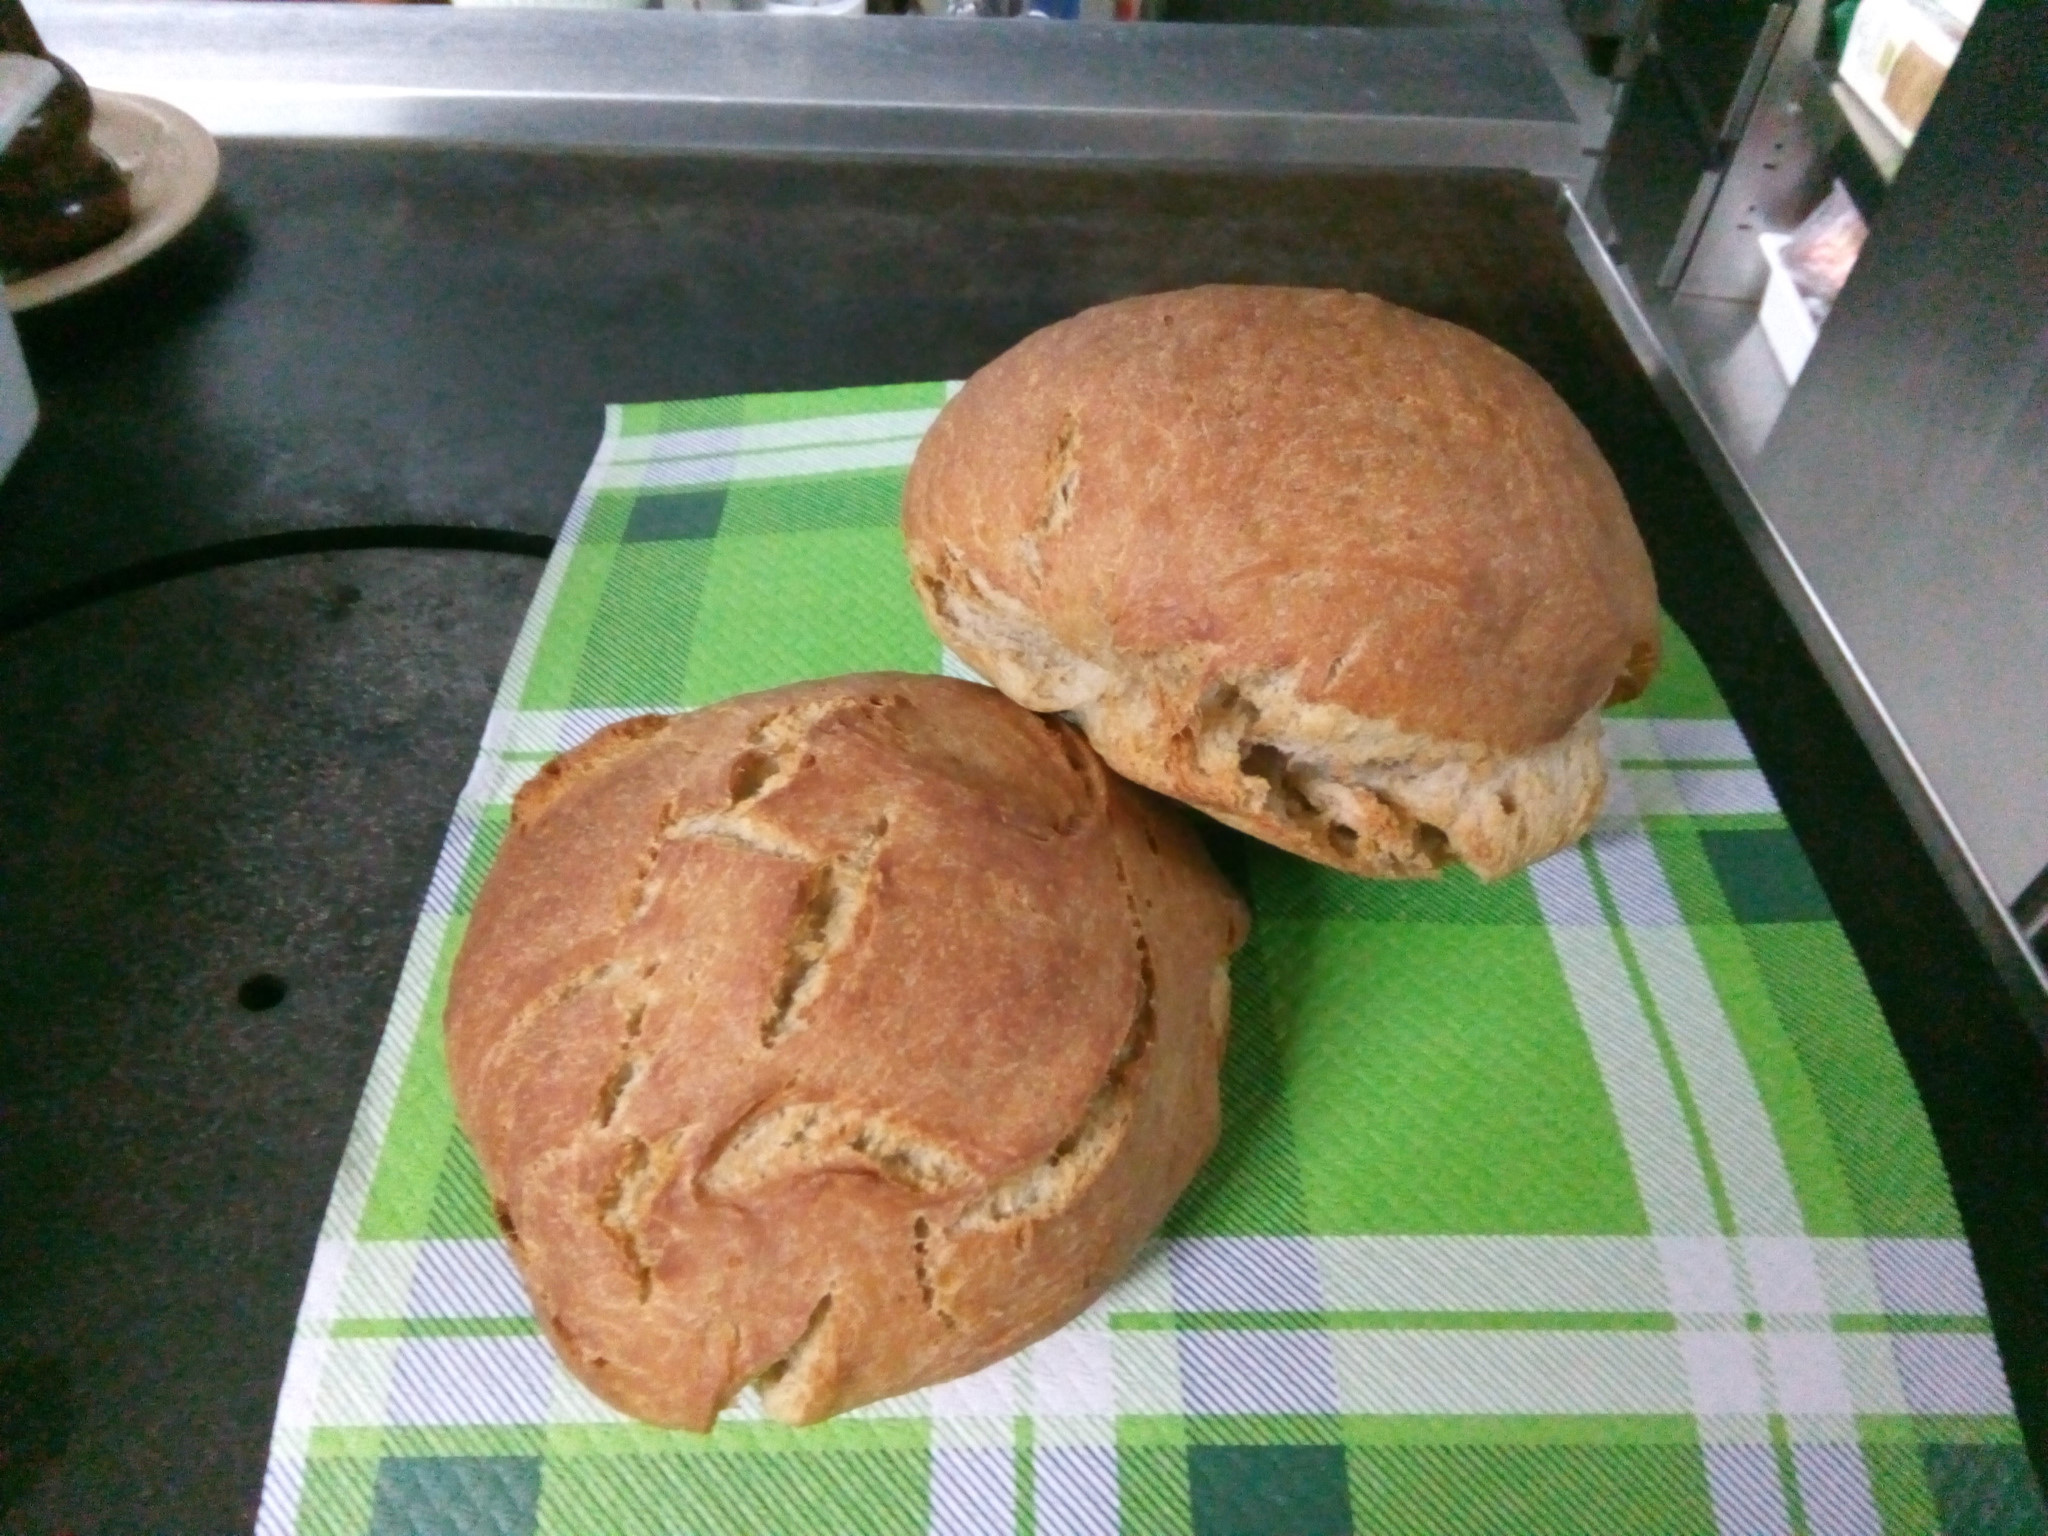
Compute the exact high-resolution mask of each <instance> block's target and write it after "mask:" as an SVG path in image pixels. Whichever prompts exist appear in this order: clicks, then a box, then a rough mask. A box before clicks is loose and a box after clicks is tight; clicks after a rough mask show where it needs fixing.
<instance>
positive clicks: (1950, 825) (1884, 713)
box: [1563, 192, 2048, 1044]
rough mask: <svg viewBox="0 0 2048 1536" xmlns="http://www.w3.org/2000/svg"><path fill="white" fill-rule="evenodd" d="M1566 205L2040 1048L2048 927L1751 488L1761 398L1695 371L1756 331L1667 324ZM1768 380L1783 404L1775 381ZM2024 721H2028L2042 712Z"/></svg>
mask: <svg viewBox="0 0 2048 1536" xmlns="http://www.w3.org/2000/svg"><path fill="white" fill-rule="evenodd" d="M1563 200H1564V204H1565V208H1566V219H1567V234H1568V235H1569V237H1570V240H1571V244H1572V248H1573V250H1574V251H1576V252H1577V253H1578V256H1579V259H1580V261H1581V262H1582V263H1583V264H1584V266H1585V268H1586V271H1587V274H1588V275H1589V276H1590V277H1591V278H1592V280H1593V284H1594V286H1595V287H1596V288H1597V289H1598V290H1599V292H1600V296H1601V298H1602V299H1603V300H1604V301H1605V303H1606V305H1607V308H1608V311H1609V312H1610V313H1611V314H1612V315H1613V316H1614V318H1615V321H1616V323H1617V324H1619V325H1620V327H1621V330H1622V334H1623V335H1624V336H1625V337H1627V339H1628V342H1629V346H1630V348H1631V349H1632V350H1633V351H1634V353H1635V355H1636V359H1637V361H1638V362H1640V363H1641V364H1642V366H1643V370H1644V372H1645V373H1647V374H1648V375H1649V377H1650V381H1651V383H1652V385H1653V386H1654V387H1655V388H1656V390H1657V393H1658V396H1659V397H1660V398H1661V399H1662V400H1663V402H1664V404H1665V406H1666V408H1667V409H1668V410H1669V411H1670V412H1671V414H1672V417H1673V420H1674V421H1675V422H1676V424H1677V426H1678V428H1679V431H1680V433H1681V434H1682V435H1683V436H1684V438H1685V440H1686V445H1687V446H1688V447H1689V448H1690V449H1691V450H1692V452H1693V456H1694V458H1695V459H1696V460H1697V461H1698V462H1699V465H1700V467H1701V469H1702V470H1704V471H1705V472H1706V475H1707V478H1708V479H1709V481H1710V482H1711V483H1712V484H1713V486H1714V489H1715V491H1716V493H1717V494H1718V495H1719V497H1720V500H1721V502H1722V505H1724V506H1725V507H1726V508H1727V509H1728V511H1729V514H1730V515H1731V516H1732V517H1733V518H1734V520H1735V523H1736V525H1737V527H1738V528H1740V529H1741V531H1742V535H1743V537H1744V539H1745V540H1746V541H1747V542H1748V544H1749V546H1750V549H1751V551H1752V552H1753V553H1754V554H1755V556H1756V559H1757V563H1758V564H1759V565H1760V566H1761V567H1762V569H1763V572H1764V575H1765V576H1766V578H1768V580H1769V581H1770V583H1771V587H1772V589H1773V590H1774V591H1775V592H1776V593H1777V596H1778V600H1779V601H1780V602H1781V603H1783V604H1784V606H1785V611H1786V613H1787V614H1788V615H1789V616H1790V617H1791V619H1792V621H1793V623H1794V624H1795V625H1796V626H1797V627H1798V629H1799V632H1800V635H1801V637H1802V638H1803V639H1804V640H1805V642H1806V647H1807V650H1808V651H1809V652H1810V653H1811V654H1812V655H1813V658H1814V660H1815V661H1816V662H1817V663H1818V664H1819V666H1820V668H1821V671H1822V672H1823V674H1824V675H1825V676H1826V677H1827V679H1828V681H1829V683H1830V684H1831V685H1832V686H1833V688H1834V690H1835V693H1836V695H1837V697H1839V698H1840V699H1841V701H1842V704H1843V707H1844V708H1845V709H1846V710H1847V711H1848V714H1849V718H1850V720H1851V721H1852V722H1853V723H1854V724H1855V726H1856V728H1857V731H1858V733H1859V734H1860V735H1861V736H1862V737H1863V740H1864V743H1865V745H1867V746H1868V747H1869V748H1870V753H1871V756H1872V758H1873V760H1874V761H1875V762H1876V763H1877V766H1878V769H1879V770H1880V771H1881V772H1882V773H1883V774H1884V776H1885V780H1886V782H1887V783H1888V784H1889V785H1890V787H1891V790H1892V793H1893V794H1894V795H1895V796H1897V798H1898V801H1899V804H1900V806H1901V807H1902V808H1903V809H1904V810H1905V812H1906V815H1907V817H1908V819H1909V820H1911V821H1912V823H1913V826H1914V828H1915V830H1916V831H1917V832H1918V833H1919V835H1920V840H1921V842H1922V843H1923V844H1924V845H1925V846H1926V847H1927V849H1928V851H1929V852H1930V853H1931V854H1932V855H1933V857H1934V860H1935V863H1936V865H1937V866H1938V867H1939V868H1940V870H1941V872H1942V875H1943V878H1944V879H1945V880H1946V881H1947V883H1948V886H1949V890H1950V892H1951V893H1952V894H1953V895H1954V896H1955V898H1956V902H1957V905H1958V906H1959V907H1960V908H1961V909H1962V911H1963V913H1964V915H1965V916H1966V917H1967V918H1968V919H1969V921H1970V923H1971V926H1972V927H1974V928H1975V929H1976V930H1977V933H1978V935H1979V936H1980V937H1981V938H1982V939H1983V941H1984V944H1985V947H1986V949H1987V951H1988V952H1989V953H1990V955H1991V958H1992V960H1993V962H1994V963H1995V964H1996V965H1997V966H1998V968H1999V971H2000V972H2001V974H2002V975H2003V976H2004V978H2005V980H2006V983H2007V985H2008V986H2009V987H2010V988H2011V990H2012V993H2013V995H2014V997H2015V998H2016V999H2018V1000H2019V1001H2020V1002H2021V1004H2022V1006H2023V1007H2025V1008H2026V1010H2027V1012H2028V1017H2029V1021H2030V1023H2031V1024H2032V1025H2033V1027H2034V1029H2035V1031H2036V1033H2037V1035H2039V1036H2040V1037H2041V1039H2042V1040H2043V1042H2044V1044H2048V955H2043V954H2042V953H2041V949H2042V945H2041V942H2040V941H2041V939H2042V935H2043V932H2048V930H2037V931H2036V933H2035V934H2034V935H2033V937H2034V939H2035V942H2034V943H2033V944H2031V945H2030V944H2029V942H2028V935H2027V933H2026V932H2024V931H2023V921H2022V918H2021V916H2020V915H2019V913H2018V912H2017V911H2016V909H2015V907H2014V906H2009V905H2008V904H2007V899H2006V898H2005V897H2004V896H2003V895H2002V894H2001V887H2000V885H1999V884H1998V883H1997V882H1996V881H1995V880H1994V879H1993V878H1992V876H1991V874H1990V873H1988V872H1987V870H1986V868H1985V865H1984V863H1983V862H1982V860H1981V859H1980V858H1979V856H1978V854H1977V853H1976V852H1975V851H1974V850H1973V847H1972V844H1971V842H1970V841H1969V840H1968V839H1967V838H1966V837H1965V835H1964V832H1963V829H1962V827H1961V826H1960V825H1959V823H1958V821H1957V818H1956V816H1955V815H1954V814H1953V812H1952V811H1951V808H1950V806H1949V804H1948V803H1947V801H1946V799H1945V797H1944V793H1943V787H1944V786H1943V783H1942V781H1940V780H1938V779H1937V778H1936V777H1935V776H1934V775H1933V774H1931V773H1930V772H1929V770H1928V767H1927V765H1926V764H1925V762H1923V760H1922V757H1921V755H1920V754H1919V752H1917V751H1916V749H1915V745H1914V738H1913V737H1912V736H1910V735H1909V733H1908V731H1907V730H1906V729H1905V728H1903V727H1902V724H1901V722H1900V721H1899V719H1898V718H1896V716H1895V714H1894V709H1893V706H1892V705H1891V704H1889V703H1888V702H1887V696H1886V694H1885V693H1882V692H1880V679H1879V678H1878V677H1875V676H1873V674H1872V673H1871V672H1870V671H1869V670H1867V668H1866V665H1865V663H1864V661H1863V659H1862V658H1861V657H1860V656H1859V653H1858V650H1857V648H1856V647H1855V646H1854V645H1853V644H1852V639H1851V636H1850V635H1849V634H1848V633H1846V632H1845V630H1844V628H1843V626H1842V624H1841V623H1840V622H1839V620H1838V619H1837V617H1836V615H1835V614H1833V613H1831V612H1830V611H1829V608H1828V605H1827V603H1826V602H1825V601H1824V600H1823V595H1822V589H1821V588H1820V587H1819V586H1818V585H1816V583H1815V581H1814V579H1813V575H1812V573H1811V571H1810V565H1811V563H1812V557H1813V555H1814V554H1815V553H1816V550H1817V548H1820V547H1821V544H1823V543H1824V541H1816V539H1815V538H1814V536H1813V535H1814V530H1813V529H1811V528H1799V529H1798V530H1797V531H1796V532H1792V533H1790V534H1789V536H1788V520H1787V517H1786V513H1787V510H1788V508H1787V506H1786V505H1785V503H1784V500H1783V498H1782V497H1779V498H1777V499H1774V500H1767V499H1766V497H1765V496H1764V495H1761V494H1759V491H1758V483H1759V452H1760V449H1759V448H1758V447H1753V446H1751V439H1752V438H1754V437H1755V426H1754V423H1753V422H1752V423H1748V424H1744V423H1743V422H1742V421H1741V420H1740V419H1739V417H1738V416H1737V415H1736V414H1734V413H1736V412H1740V411H1741V410H1742V409H1743V407H1744V405H1745V404H1747V405H1748V406H1749V407H1751V408H1754V407H1756V406H1758V405H1759V404H1761V403H1762V402H1760V401H1759V400H1756V399H1751V400H1749V401H1747V402H1745V401H1743V400H1742V399H1740V398H1739V397H1737V396H1733V395H1726V394H1724V395H1723V396H1722V397H1721V399H1720V400H1719V403H1716V392H1715V391H1714V390H1713V389H1712V388H1710V387H1708V386H1707V384H1706V381H1705V380H1704V379H1703V377H1702V372H1701V369H1700V367H1699V364H1700V362H1701V360H1702V357H1703V355H1704V357H1705V358H1706V359H1707V360H1708V364H1709V367H1710V368H1718V369H1720V370H1721V371H1722V378H1723V380H1724V382H1725V380H1726V379H1727V378H1730V377H1739V376H1741V375H1742V372H1743V370H1741V369H1740V368H1739V367H1735V366H1733V365H1735V364H1736V360H1737V359H1738V357H1739V356H1740V355H1741V354H1743V353H1744V352H1745V350H1749V351H1752V352H1754V353H1759V354H1760V353H1762V346H1763V341H1762V337H1761V335H1760V334H1759V333H1758V332H1757V331H1756V330H1755V329H1754V327H1753V326H1749V325H1745V326H1743V327H1742V328H1741V329H1738V328H1737V327H1736V324H1735V320H1734V316H1735V314H1736V311H1737V307H1736V306H1732V305H1730V306H1714V305H1711V303H1709V304H1691V305H1686V306H1685V308H1686V309H1687V311H1688V313H1687V315H1686V318H1685V320H1684V321H1682V322H1681V321H1678V320H1676V319H1675V316H1676V314H1677V312H1678V310H1679V308H1680V306H1677V305H1674V306H1671V307H1668V308H1667V307H1664V306H1659V305H1654V304H1648V303H1646V302H1645V301H1644V298H1643V295H1642V293H1641V291H1640V290H1639V289H1638V287H1637V286H1636V284H1635V282H1634V281H1633V280H1632V279H1631V278H1630V276H1629V274H1628V272H1627V271H1626V270H1625V269H1623V268H1621V267H1619V266H1617V265H1616V264H1615V262H1614V258H1613V256H1612V254H1611V253H1610V252H1609V251H1608V249H1607V248H1606V246H1605V245H1603V244H1602V243H1601V241H1600V239H1599V238H1598V236H1597V235H1596V234H1595V232H1594V229H1593V226H1592V224H1591V223H1590V222H1589V221H1588V220H1587V218H1586V216H1585V214H1584V212H1583V211H1582V210H1581V208H1580V207H1579V205H1578V203H1577V201H1576V200H1575V199H1574V198H1572V196H1571V195H1570V193H1569V192H1566V193H1564V194H1563ZM1743 313H1748V312H1747V311H1746V310H1744V311H1743ZM1752 318H1753V317H1752ZM1681 324H1683V325H1687V326H1690V327H1691V328H1692V330H1693V331H1694V333H1695V334H1694V335H1693V337H1692V340H1693V341H1694V343H1695V344H1700V343H1705V344H1706V345H1705V346H1704V347H1702V348H1701V350H1699V351H1692V352H1690V353H1689V351H1688V348H1687V346H1686V344H1685V343H1684V342H1682V341H1681V340H1680V325H1681ZM2044 334H2048V333H2044ZM1750 364H1751V365H1752V367H1751V370H1750V371H1749V373H1748V377H1750V378H1751V379H1752V380H1753V379H1755V378H1757V377H1760V376H1761V375H1760V374H1759V373H1758V372H1756V371H1755V370H1761V371H1762V372H1772V370H1773V364H1772V363H1771V360H1770V358H1769V356H1768V355H1767V354H1763V355H1760V356H1752V357H1751V358H1750ZM1777 387H1778V390H1779V392H1780V399H1781V400H1782V398H1783V395H1784V385H1783V381H1782V379H1780V380H1778V386H1777ZM1776 414H1777V412H1776V411H1775V409H1773V410H1771V411H1770V415H1771V416H1775V415H1776ZM1769 427H1770V422H1769V421H1765V422H1764V423H1763V429H1764V431H1765V432H1766V433H1767V432H1768V431H1769ZM1758 441H1759V442H1760V441H1761V440H1760V439H1758ZM1781 478H1782V477H1781ZM1791 510H1793V511H1795V512H1796V511H1798V509H1796V508H1794V509H1791ZM1798 521H1799V519H1798V518H1796V517H1795V518H1794V519H1792V522H1793V523H1797V522H1798ZM2041 569H2048V566H2040V565H2036V566H2035V567H2032V568H2031V570H2030V571H2029V572H2028V573H2026V574H2030V575H2033V576H2035V577H2038V572H2039V571H2040V570H2041ZM1913 606H1914V605H1913V602H1912V600H1911V594H1898V595H1897V599H1896V602H1895V605H1894V609H1893V613H1892V618H1893V620H1894V621H1895V622H1898V621H1903V622H1904V624H1905V626H1906V627H1908V628H1910V627H1911V624H1912V620H1913V618H1914V615H1913V612H1912V609H1913ZM1898 692H1899V690H1898V689H1897V687H1896V686H1894V687H1893V688H1892V694H1893V695H1894V696H1896V695H1897V694H1898ZM1906 702H1908V703H1910V702H1912V701H1911V700H1910V699H1909V700H1907V701H1906ZM2033 718H2034V720H2035V722H2036V723H2037V724H2038V722H2039V721H2040V720H2042V719H2048V717H2044V716H2036V717H2033ZM1951 787H1952V786H1951Z"/></svg>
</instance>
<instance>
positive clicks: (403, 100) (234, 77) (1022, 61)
mask: <svg viewBox="0 0 2048 1536" xmlns="http://www.w3.org/2000/svg"><path fill="white" fill-rule="evenodd" d="M31 10H32V11H33V14H34V17H35V21H36V24H37V26H38V27H40V28H41V29H42V33H43V36H44V38H45V39H46V40H47V41H48V42H49V45H50V47H51V48H52V49H53V50H54V51H56V52H58V53H60V54H62V55H63V56H64V57H66V58H68V59H69V60H70V61H71V62H72V63H73V64H74V65H75V66H76V67H77V68H78V69H79V71H80V72H81V73H82V74H84V75H85V76H86V77H87V78H88V79H89V80H91V81H92V82H93V84H95V85H96V86H100V87H102V88H106V89H112V90H123V91H134V92H139V93H141V94H144V95H150V96H156V97H160V98H161V99H163V100H166V101H169V102H172V103H173V104H175V105H177V106H180V107H182V108H184V109H185V110H186V111H188V112H190V113H191V114H192V115H193V116H194V117H196V118H198V119H199V120H200V121H201V122H202V123H204V124H206V126H207V127H208V128H209V129H211V130H212V131H213V132H214V133H216V134H220V135H223V136H255V137H283V138H304V137H314V138H321V137H334V138H354V139H413V140H446V141H452V142H461V143H485V144H500V145H519V146H526V147H592V148H631V149H688V150H696V151H725V152H757V153H758V152H773V153H785V154H786V153H807V154H822V155H858V156H874V155H897V156H916V157H927V158H970V159H974V160H978V161H1005V162H1016V161H1048V162H1062V163H1073V162H1108V163H1117V164H1142V163H1156V164H1170V165H1196V166H1199V165H1261V166H1368V165H1370V166H1390V165H1398V166H1466V167H1487V168H1513V169H1520V170H1527V171H1531V172H1534V173H1537V174H1539V175H1546V176H1556V177H1560V178H1565V177H1571V176H1574V175H1578V174H1580V173H1581V172H1582V171H1583V168H1584V161H1583V157H1582V155H1581V152H1580V125H1579V121H1578V119H1577V117H1576V116H1575V114H1574V113H1573V111H1572V109H1571V107H1570V106H1569V104H1568V103H1567V102H1566V100H1565V99H1564V97H1563V95H1562V94H1561V93H1560V92H1559V89H1558V87H1557V84H1556V82H1555V80H1554V79H1553V78H1552V75H1551V72H1550V71H1549V70H1548V69H1547V68H1546V67H1545V64H1544V62H1543V59H1542V58H1541V57H1540V55H1539V54H1538V52H1537V51H1536V49H1535V48H1534V47H1533V46H1532V45H1531V43H1530V41H1529V39H1528V37H1527V36H1526V35H1524V33H1523V31H1522V30H1520V29H1516V28H1481V27H1458V28H1444V29H1428V30H1415V29H1405V28H1403V29H1392V30H1379V31H1365V30H1356V29H1348V28H1291V27H1287V28H1283V27H1272V28H1266V27H1182V26H1137V27H1133V26H1113V25H1103V26H1093V25H1089V24H1085V23H1076V24H1069V25H1063V26H1033V25H1019V26H1001V27H997V26H971V25H958V26H938V25H929V24H921V23H916V22H886V23H885V22H880V21H876V22H860V23H843V22H831V21H814V20H808V19H804V18H782V17H775V16H730V15H701V16H700V15H689V14H678V13H670V12H587V11H584V12H570V11H531V10H522V11H486V10H452V9H443V8H439V7H417V8H413V7H390V8H387V7H380V6H357V5H323V4H310V5H265V6H242V5H227V4H218V3H192V0H142V3H134V0H47V3H41V4H35V5H32V6H31Z"/></svg>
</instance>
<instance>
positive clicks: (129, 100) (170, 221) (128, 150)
mask: <svg viewBox="0 0 2048 1536" xmlns="http://www.w3.org/2000/svg"><path fill="white" fill-rule="evenodd" d="M92 106H93V113H92V141H93V143H95V144H97V145H98V146H99V147H100V148H101V149H103V150H105V151H106V152H107V154H108V155H110V156H111V157H112V158H113V161H114V163H115V164H116V165H118V166H120V167H121V169H122V170H124V171H126V172H127V173H128V200H129V202H130V203H131V204H132V205H133V207H134V210H135V221H134V222H133V223H132V224H130V225H129V226H128V228H127V230H126V231H125V232H124V233H123V234H122V235H121V236H120V237H119V238H118V239H114V240H110V241H108V242H107V243H106V244H105V245H103V246H101V247H100V248H99V249H98V250H96V251H89V252H87V253H86V254H85V255H83V256H81V257H79V258H78V259H77V260H76V261H67V262H65V263H64V265H63V266H61V267H52V268H50V270H49V271H47V272H38V273H37V274H36V275H35V276H34V277H25V278H23V279H22V280H21V281H20V282H18V283H9V284H8V285H7V307H8V308H9V309H11V310H13V311H15V312H16V313H17V314H19V313H20V312H21V311H22V310H24V309H34V308H35V307H36V306H37V305H38V304H48V303H50V302H51V301H52V300H55V299H64V298H69V297H70V296H71V295H72V294H74V293H77V292H79V291H81V290H82V289H86V288H90V287H92V286H93V284H95V283H103V282H105V281H106V280H107V279H108V278H110V277H112V276H113V275H114V274H115V273H116V272H125V271H127V270H128V269H129V268H130V267H132V266H134V265H135V264H136V263H137V262H138V261H140V260H142V258H143V257H145V256H147V255H149V254H150V253H151V252H152V251H155V250H157V249H158V248H159V247H161V246H162V245H164V244H165V243H166V242H167V241H169V240H170V238H171V237H172V236H173V235H175V234H177V233H178V231H180V230H181V229H183V228H184V227H185V226H186V225H188V224H190V223H191V222H192V221H193V220H194V219H195V218H197V217H198V216H199V210H200V209H201V208H204V207H205V206H206V200H207V198H208V197H210V196H212V194H213V185H214V183H215V182H216V181H218V180H219V179H220V147H219V146H218V145H216V144H215V143H214V142H213V135H212V134H210V133H208V132H207V131H206V130H205V129H204V128H202V127H200V126H199V124H197V123H196V122H194V121H193V120H192V119H191V118H189V117H187V116H186V115H185V114H184V113H182V112H180V111H179V110H178V109H177V108H176V107H174V106H171V105H169V104H168V103H165V102H161V101H152V100H151V99H150V98H149V97H147V96H124V95H121V94H120V93H118V92H115V91H94V92H93V93H92Z"/></svg>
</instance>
